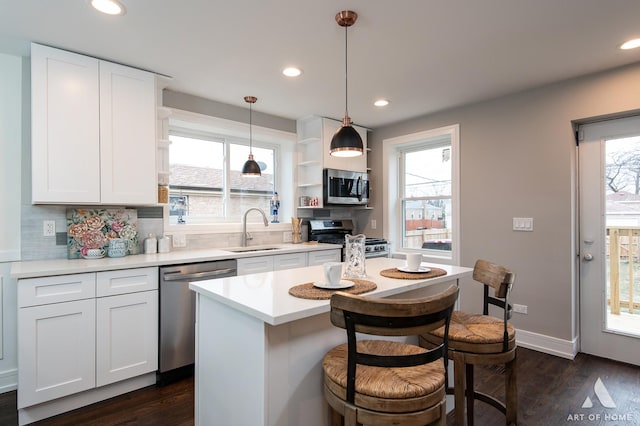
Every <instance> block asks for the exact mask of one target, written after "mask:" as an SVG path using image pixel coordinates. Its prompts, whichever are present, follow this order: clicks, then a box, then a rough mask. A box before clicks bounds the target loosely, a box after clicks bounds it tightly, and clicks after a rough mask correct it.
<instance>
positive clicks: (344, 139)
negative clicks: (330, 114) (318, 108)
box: [329, 10, 364, 157]
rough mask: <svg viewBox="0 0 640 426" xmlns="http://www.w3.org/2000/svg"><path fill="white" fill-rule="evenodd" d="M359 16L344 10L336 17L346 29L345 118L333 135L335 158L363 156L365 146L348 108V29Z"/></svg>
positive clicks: (330, 147)
mask: <svg viewBox="0 0 640 426" xmlns="http://www.w3.org/2000/svg"><path fill="white" fill-rule="evenodd" d="M357 19H358V14H357V13H356V12H353V11H351V10H343V11H342V12H338V14H337V15H336V22H337V23H338V25H340V26H341V27H344V118H343V119H342V127H340V128H339V129H338V131H337V132H336V133H335V134H334V135H333V138H332V139H331V145H330V146H329V153H330V154H331V155H333V156H334V157H356V156H358V155H362V151H363V150H364V146H363V143H362V138H361V137H360V135H359V134H358V131H357V130H356V129H354V128H353V126H352V125H351V118H350V117H349V108H348V92H347V87H348V67H347V62H348V56H349V55H348V43H347V29H348V28H349V27H350V26H352V25H353V24H355V23H356V20H357Z"/></svg>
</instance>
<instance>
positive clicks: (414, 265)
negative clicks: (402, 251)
mask: <svg viewBox="0 0 640 426" xmlns="http://www.w3.org/2000/svg"><path fill="white" fill-rule="evenodd" d="M406 259H407V269H408V270H410V271H417V270H418V269H420V263H421V262H422V253H407V257H406Z"/></svg>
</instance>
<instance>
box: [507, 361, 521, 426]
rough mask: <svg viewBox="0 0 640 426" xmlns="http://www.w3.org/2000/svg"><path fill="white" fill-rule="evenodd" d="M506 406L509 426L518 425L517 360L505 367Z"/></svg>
mask: <svg viewBox="0 0 640 426" xmlns="http://www.w3.org/2000/svg"><path fill="white" fill-rule="evenodd" d="M504 384H505V393H506V397H505V405H506V406H507V426H511V425H516V424H518V387H517V381H516V358H515V357H514V358H513V360H511V361H509V362H508V363H506V365H505V383H504Z"/></svg>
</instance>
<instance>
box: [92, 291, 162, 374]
mask: <svg viewBox="0 0 640 426" xmlns="http://www.w3.org/2000/svg"><path fill="white" fill-rule="evenodd" d="M157 369H158V292H157V291H143V292H139V293H131V294H122V295H119V296H109V297H101V298H98V299H96V386H104V385H108V384H110V383H114V382H118V381H120V380H125V379H128V378H130V377H134V376H138V375H141V374H144V373H149V372H151V371H155V370H157Z"/></svg>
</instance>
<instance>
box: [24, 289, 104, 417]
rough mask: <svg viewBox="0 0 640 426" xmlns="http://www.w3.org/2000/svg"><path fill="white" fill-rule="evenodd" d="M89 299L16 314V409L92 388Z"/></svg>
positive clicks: (91, 305)
mask: <svg viewBox="0 0 640 426" xmlns="http://www.w3.org/2000/svg"><path fill="white" fill-rule="evenodd" d="M95 315H96V304H95V299H87V300H77V301H73V302H64V303H53V304H50V305H42V306H33V307H29V308H21V309H19V311H18V363H19V367H20V368H19V369H18V383H19V384H20V385H19V386H18V408H24V407H28V406H31V405H34V404H38V403H41V402H44V401H49V400H52V399H55V398H60V397H62V396H66V395H71V394H73V393H76V392H81V391H84V390H87V389H91V388H93V387H95V384H96V376H95V344H96V341H95V325H96V322H95V318H96V317H95Z"/></svg>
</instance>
